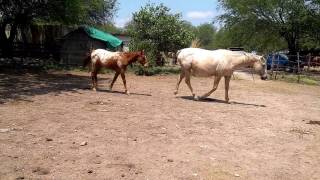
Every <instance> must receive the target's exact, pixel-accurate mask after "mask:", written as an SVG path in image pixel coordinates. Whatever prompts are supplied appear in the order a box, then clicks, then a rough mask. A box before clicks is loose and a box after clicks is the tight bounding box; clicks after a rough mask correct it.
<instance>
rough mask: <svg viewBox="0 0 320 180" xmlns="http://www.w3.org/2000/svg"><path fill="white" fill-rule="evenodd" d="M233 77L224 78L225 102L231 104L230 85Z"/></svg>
mask: <svg viewBox="0 0 320 180" xmlns="http://www.w3.org/2000/svg"><path fill="white" fill-rule="evenodd" d="M230 79H231V76H225V77H224V88H225V100H226V102H227V103H229V94H228V92H229V84H230Z"/></svg>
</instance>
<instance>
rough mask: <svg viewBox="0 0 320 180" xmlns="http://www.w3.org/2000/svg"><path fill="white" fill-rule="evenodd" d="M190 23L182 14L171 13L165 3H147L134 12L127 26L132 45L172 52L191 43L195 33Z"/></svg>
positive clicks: (154, 50)
mask: <svg viewBox="0 0 320 180" xmlns="http://www.w3.org/2000/svg"><path fill="white" fill-rule="evenodd" d="M190 28H191V26H190V24H188V23H186V22H184V21H182V20H181V15H180V14H172V13H170V9H169V8H168V7H166V6H164V5H163V4H160V5H154V4H147V5H146V6H145V7H142V8H141V9H140V10H139V11H138V12H136V13H134V14H133V20H132V22H130V24H129V25H128V26H127V29H128V32H129V34H130V36H131V38H132V39H131V47H132V48H134V49H142V48H144V49H146V50H149V51H153V53H149V54H150V55H151V54H156V55H157V56H158V57H159V54H160V52H172V51H176V50H178V49H181V48H183V47H187V46H189V45H190V43H191V40H192V39H193V38H194V34H193V33H192V31H191V29H190Z"/></svg>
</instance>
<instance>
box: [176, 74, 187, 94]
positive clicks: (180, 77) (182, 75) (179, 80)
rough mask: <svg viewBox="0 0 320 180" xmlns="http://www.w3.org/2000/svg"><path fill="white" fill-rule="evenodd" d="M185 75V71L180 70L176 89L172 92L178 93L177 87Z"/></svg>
mask: <svg viewBox="0 0 320 180" xmlns="http://www.w3.org/2000/svg"><path fill="white" fill-rule="evenodd" d="M184 77H185V73H184V70H181V73H180V75H179V79H178V82H177V85H176V90H175V91H174V94H178V89H179V85H180V83H181V81H182V79H183V78H184Z"/></svg>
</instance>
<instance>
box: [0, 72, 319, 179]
mask: <svg viewBox="0 0 320 180" xmlns="http://www.w3.org/2000/svg"><path fill="white" fill-rule="evenodd" d="M112 76H113V75H112V74H104V75H99V77H98V78H99V79H98V80H99V83H100V84H99V90H98V91H97V92H94V91H91V90H90V89H89V87H90V78H89V74H88V73H83V72H68V73H66V72H55V73H49V74H30V73H24V74H14V73H0V179H5V180H6V179H59V180H60V179H66V180H69V179H145V180H147V179H149V180H153V179H165V180H167V179H286V180H287V179H288V180H290V179H320V170H319V167H320V87H319V86H307V85H299V84H290V83H285V82H273V81H261V80H259V79H258V78H257V77H256V78H255V79H254V81H253V80H252V79H251V78H244V79H242V80H239V78H236V79H237V80H234V79H233V80H232V81H231V89H230V100H231V103H230V104H226V103H224V83H223V81H222V82H220V87H219V89H218V90H217V91H216V92H214V93H213V95H211V96H210V98H208V99H206V100H203V101H193V100H192V98H191V97H190V92H189V89H188V88H187V86H186V85H185V83H184V82H182V84H181V87H180V92H179V94H178V96H174V95H173V90H174V87H175V83H176V80H177V75H166V76H152V77H145V76H135V75H133V74H128V75H127V82H128V84H129V90H130V92H131V93H132V94H131V95H130V96H127V95H125V94H123V85H122V82H121V79H118V81H117V82H116V84H115V86H114V91H113V92H109V91H107V90H106V89H107V87H108V85H109V83H110V80H111V78H112ZM250 76H251V75H250ZM191 81H192V85H193V87H194V89H195V92H196V93H197V94H198V95H200V94H203V93H205V92H206V91H209V90H210V88H211V87H212V84H213V79H210V78H192V80H191Z"/></svg>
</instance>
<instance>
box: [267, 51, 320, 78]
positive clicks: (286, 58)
mask: <svg viewBox="0 0 320 180" xmlns="http://www.w3.org/2000/svg"><path fill="white" fill-rule="evenodd" d="M267 70H268V73H269V75H270V77H271V79H274V80H277V79H288V77H290V78H289V79H290V80H291V81H296V82H298V83H300V82H302V83H303V81H305V79H308V81H310V82H311V81H315V84H320V83H319V82H320V56H315V55H311V54H307V55H300V53H299V52H297V54H296V55H285V54H279V53H274V54H271V55H269V56H268V58H267Z"/></svg>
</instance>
